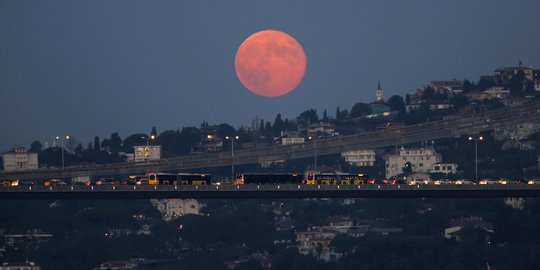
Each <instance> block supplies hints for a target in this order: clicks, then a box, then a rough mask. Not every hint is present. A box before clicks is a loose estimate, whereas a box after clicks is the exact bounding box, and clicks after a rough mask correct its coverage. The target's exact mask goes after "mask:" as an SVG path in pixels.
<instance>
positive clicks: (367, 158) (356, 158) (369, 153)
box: [341, 149, 376, 167]
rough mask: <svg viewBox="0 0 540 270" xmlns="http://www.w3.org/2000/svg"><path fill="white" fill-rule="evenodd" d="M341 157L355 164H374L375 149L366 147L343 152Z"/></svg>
mask: <svg viewBox="0 0 540 270" xmlns="http://www.w3.org/2000/svg"><path fill="white" fill-rule="evenodd" d="M341 157H342V158H343V159H344V160H345V161H346V162H348V163H350V164H351V165H354V166H364V167H369V166H374V165H375V157H376V155H375V150H372V149H364V150H355V151H348V152H343V153H341Z"/></svg>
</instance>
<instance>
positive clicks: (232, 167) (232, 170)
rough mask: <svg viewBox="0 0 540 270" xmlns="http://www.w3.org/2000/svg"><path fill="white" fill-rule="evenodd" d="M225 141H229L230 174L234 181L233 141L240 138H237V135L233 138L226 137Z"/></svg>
mask: <svg viewBox="0 0 540 270" xmlns="http://www.w3.org/2000/svg"><path fill="white" fill-rule="evenodd" d="M225 139H226V140H231V173H232V177H233V179H234V140H238V139H240V137H238V135H237V136H234V137H232V136H231V137H229V136H226V137H225Z"/></svg>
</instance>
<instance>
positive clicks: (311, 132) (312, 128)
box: [307, 122, 339, 138]
mask: <svg viewBox="0 0 540 270" xmlns="http://www.w3.org/2000/svg"><path fill="white" fill-rule="evenodd" d="M337 135H339V133H338V132H336V127H335V126H334V125H333V124H331V123H327V122H317V123H313V124H310V125H308V126H307V136H308V137H312V138H316V137H332V136H337Z"/></svg>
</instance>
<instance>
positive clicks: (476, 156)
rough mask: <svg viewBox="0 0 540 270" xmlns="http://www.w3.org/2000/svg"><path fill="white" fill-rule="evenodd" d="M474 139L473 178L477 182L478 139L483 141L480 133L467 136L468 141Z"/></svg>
mask: <svg viewBox="0 0 540 270" xmlns="http://www.w3.org/2000/svg"><path fill="white" fill-rule="evenodd" d="M472 140H474V175H475V176H474V179H475V182H476V183H477V184H478V141H483V140H484V137H483V136H480V135H474V136H469V141H472Z"/></svg>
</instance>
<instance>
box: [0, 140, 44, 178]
mask: <svg viewBox="0 0 540 270" xmlns="http://www.w3.org/2000/svg"><path fill="white" fill-rule="evenodd" d="M2 158H3V160H4V171H6V172H12V171H26V170H35V169H37V168H38V153H36V152H32V151H28V150H27V149H26V148H25V147H23V146H20V145H14V146H13V149H12V150H11V151H8V152H4V153H3V155H2Z"/></svg>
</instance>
